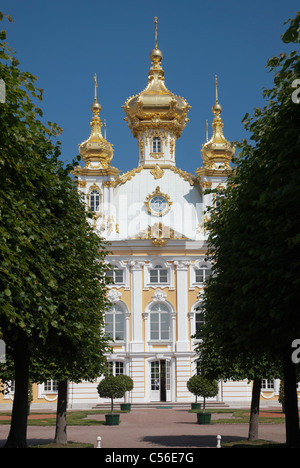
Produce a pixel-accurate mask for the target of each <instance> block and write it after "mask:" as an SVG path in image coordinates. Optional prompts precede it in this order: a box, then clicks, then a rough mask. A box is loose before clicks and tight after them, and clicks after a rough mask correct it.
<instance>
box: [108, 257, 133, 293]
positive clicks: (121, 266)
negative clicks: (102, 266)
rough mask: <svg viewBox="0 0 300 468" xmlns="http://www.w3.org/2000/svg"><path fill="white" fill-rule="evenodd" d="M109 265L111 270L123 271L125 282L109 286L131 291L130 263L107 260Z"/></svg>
mask: <svg viewBox="0 0 300 468" xmlns="http://www.w3.org/2000/svg"><path fill="white" fill-rule="evenodd" d="M106 263H107V265H108V266H109V267H110V268H111V269H116V270H123V281H122V282H118V283H115V282H114V283H111V284H109V285H108V287H109V288H114V289H118V288H124V289H125V290H129V275H130V271H129V264H128V262H125V261H124V260H116V259H109V258H108V259H107V261H106Z"/></svg>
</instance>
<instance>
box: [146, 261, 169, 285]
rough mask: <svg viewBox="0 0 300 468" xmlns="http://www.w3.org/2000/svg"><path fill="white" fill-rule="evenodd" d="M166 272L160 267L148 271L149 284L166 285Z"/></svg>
mask: <svg viewBox="0 0 300 468" xmlns="http://www.w3.org/2000/svg"><path fill="white" fill-rule="evenodd" d="M167 282H168V270H167V269H166V268H163V267H162V266H161V265H156V266H155V267H154V268H153V269H152V270H150V283H167Z"/></svg>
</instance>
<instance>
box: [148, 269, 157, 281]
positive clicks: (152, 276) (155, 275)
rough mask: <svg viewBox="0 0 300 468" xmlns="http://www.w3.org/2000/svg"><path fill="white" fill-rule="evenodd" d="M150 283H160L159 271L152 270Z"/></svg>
mask: <svg viewBox="0 0 300 468" xmlns="http://www.w3.org/2000/svg"><path fill="white" fill-rule="evenodd" d="M150 283H158V271H157V270H150Z"/></svg>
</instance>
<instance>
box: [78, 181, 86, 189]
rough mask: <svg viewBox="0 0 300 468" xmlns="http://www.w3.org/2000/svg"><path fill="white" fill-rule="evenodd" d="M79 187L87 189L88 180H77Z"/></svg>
mask: <svg viewBox="0 0 300 468" xmlns="http://www.w3.org/2000/svg"><path fill="white" fill-rule="evenodd" d="M77 185H78V187H80V188H84V187H86V180H77Z"/></svg>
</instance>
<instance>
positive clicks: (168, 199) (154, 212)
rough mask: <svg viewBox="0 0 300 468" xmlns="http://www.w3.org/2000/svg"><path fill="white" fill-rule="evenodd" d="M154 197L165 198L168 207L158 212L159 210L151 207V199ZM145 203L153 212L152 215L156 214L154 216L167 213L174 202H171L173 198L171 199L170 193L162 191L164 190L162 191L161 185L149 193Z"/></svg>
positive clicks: (150, 211)
mask: <svg viewBox="0 0 300 468" xmlns="http://www.w3.org/2000/svg"><path fill="white" fill-rule="evenodd" d="M154 197H162V198H164V200H165V201H166V207H165V208H164V210H163V211H160V212H157V211H155V210H153V208H152V207H151V200H152V199H153V198H154ZM144 204H145V205H146V207H147V210H148V212H149V213H151V214H152V215H154V216H163V215H165V214H166V213H168V211H169V210H170V208H171V205H172V202H171V200H170V197H169V195H167V194H166V193H162V192H161V191H160V188H159V187H156V189H155V190H154V192H152V193H150V194H149V195H147V197H146V200H145V202H144Z"/></svg>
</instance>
